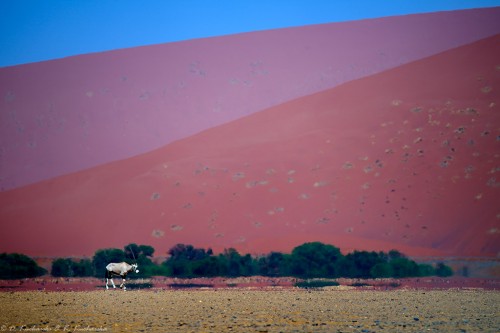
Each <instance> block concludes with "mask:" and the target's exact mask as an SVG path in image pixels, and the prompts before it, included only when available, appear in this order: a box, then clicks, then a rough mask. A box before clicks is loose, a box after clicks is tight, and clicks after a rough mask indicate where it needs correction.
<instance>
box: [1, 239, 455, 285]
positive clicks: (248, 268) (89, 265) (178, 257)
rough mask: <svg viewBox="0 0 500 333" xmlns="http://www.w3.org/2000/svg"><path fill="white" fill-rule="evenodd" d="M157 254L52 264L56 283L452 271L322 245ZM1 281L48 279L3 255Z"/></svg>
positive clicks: (104, 252)
mask: <svg viewBox="0 0 500 333" xmlns="http://www.w3.org/2000/svg"><path fill="white" fill-rule="evenodd" d="M154 252H155V250H154V248H153V247H151V246H149V245H137V244H129V245H127V246H125V247H124V248H123V250H122V249H116V248H112V249H101V250H97V251H96V253H95V254H94V256H93V257H92V258H91V259H80V260H76V259H73V258H59V259H56V260H54V261H53V262H52V269H51V272H50V273H51V275H52V276H55V277H77V276H79V277H85V276H97V277H103V276H104V273H105V267H106V265H107V264H108V263H110V262H121V261H127V262H130V263H131V262H136V263H138V264H139V267H140V271H141V273H140V276H142V277H149V276H159V275H161V276H172V277H182V278H193V277H215V276H226V277H238V276H253V275H262V276H270V277H279V276H294V277H298V278H338V277H347V278H385V277H395V278H403V277H418V276H431V275H437V276H450V275H452V274H453V271H452V270H451V268H450V267H448V266H446V265H444V264H442V263H440V264H438V265H436V266H431V265H428V264H418V263H416V262H415V261H413V260H411V259H409V258H407V257H406V256H405V255H403V254H402V253H400V252H399V251H396V250H392V251H389V252H388V253H385V252H374V251H371V252H369V251H354V252H352V253H348V254H346V255H343V254H342V253H341V252H340V250H339V249H338V248H337V247H335V246H333V245H328V244H323V243H320V242H311V243H305V244H302V245H300V246H297V247H295V248H294V249H293V250H292V252H291V253H280V252H271V253H269V254H267V255H263V256H251V255H250V254H244V255H242V254H240V253H238V251H237V250H235V249H233V248H230V249H226V250H224V251H223V252H222V253H219V254H214V253H213V251H212V250H211V249H203V248H195V247H194V246H192V245H186V244H177V245H175V246H174V247H172V248H171V249H170V250H169V251H168V255H169V257H168V259H167V260H165V261H164V262H162V263H160V264H155V263H154V262H153V261H152V257H153V254H154ZM0 264H1V265H2V267H3V269H2V270H0V279H17V278H25V277H35V276H40V275H43V274H46V273H47V272H46V270H44V269H43V268H40V267H39V266H38V265H37V264H36V262H35V261H33V260H32V259H31V258H29V257H27V256H25V255H22V254H5V253H4V254H0Z"/></svg>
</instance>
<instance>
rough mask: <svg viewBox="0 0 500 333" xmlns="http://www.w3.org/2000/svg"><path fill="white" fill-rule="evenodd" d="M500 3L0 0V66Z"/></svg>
mask: <svg viewBox="0 0 500 333" xmlns="http://www.w3.org/2000/svg"><path fill="white" fill-rule="evenodd" d="M496 6H500V0H378V1H376V0H352V1H348V0H300V1H299V0H205V1H202V0H164V1H159V0H151V1H130V0H114V1H106V0H84V1H82V0H0V67H5V66H12V65H17V64H23V63H30V62H37V61H43V60H50V59H56V58H62V57H67V56H72V55H78V54H85V53H92V52H101V51H106V50H113V49H120V48H127V47H134V46H140V45H150V44H158V43H165V42H172V41H179V40H186V39H193V38H203V37H211V36H220V35H227V34H234V33H241V32H248V31H256V30H266V29H275V28H284V27H291V26H302V25H309V24H319V23H329V22H339V21H350V20H358V19H364V18H375V17H383V16H394V15H404V14H412V13H426V12H434V11H443V10H455V9H466V8H480V7H496ZM499 19H500V18H499Z"/></svg>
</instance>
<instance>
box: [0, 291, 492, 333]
mask: <svg viewBox="0 0 500 333" xmlns="http://www.w3.org/2000/svg"><path fill="white" fill-rule="evenodd" d="M499 328H500V293H499V292H498V291H486V290H453V289H452V290H430V291H429V290H404V289H400V290H392V291H374V290H351V289H345V288H343V287H329V288H325V289H322V290H304V289H296V288H289V289H280V288H276V289H268V290H245V289H207V290H200V289H198V290H156V291H155V290H150V291H144V290H131V291H130V290H129V291H126V292H124V291H122V290H118V289H117V290H109V291H104V290H99V291H88V292H85V291H80V292H46V291H25V292H3V293H0V331H14V332H15V331H31V332H33V331H37V332H41V331H42V332H43V331H50V332H103V331H105V332H381V331H384V332H387V331H389V332H401V331H403V330H404V331H405V332H424V331H431V332H432V331H435V332H478V331H483V332H498V329H499Z"/></svg>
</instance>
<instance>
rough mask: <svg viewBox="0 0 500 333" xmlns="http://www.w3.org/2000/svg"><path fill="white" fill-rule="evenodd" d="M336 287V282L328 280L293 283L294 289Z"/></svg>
mask: <svg viewBox="0 0 500 333" xmlns="http://www.w3.org/2000/svg"><path fill="white" fill-rule="evenodd" d="M338 285H339V283H338V282H337V281H328V280H306V281H300V282H296V283H295V287H299V288H305V289H316V288H324V287H336V286H338Z"/></svg>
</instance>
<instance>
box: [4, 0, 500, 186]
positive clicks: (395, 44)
mask: <svg viewBox="0 0 500 333" xmlns="http://www.w3.org/2000/svg"><path fill="white" fill-rule="evenodd" d="M499 16H500V7H498V8H490V9H475V10H466V11H455V12H441V13H432V14H423V15H409V16H401V17H390V18H381V19H375V20H364V21H356V22H346V23H334V24H325V25H316V26H306V27H298V28H290V29H280V30H273V31H262V32H254V33H247V34H240V35H233V36H224V37H218V38H207V39H199V40H192V41H186V42H179V43H169V44H162V45H155V46H148V47H140V48H133V49H126V50H118V51H113V52H105V53H100V54H90V55H82V56H77V57H70V58H65V59H60V60H55V61H47V62H41V63H35V64H29V65H22V66H15V67H8V68H0V96H1V97H2V100H1V101H0V190H7V189H13V188H16V187H20V186H23V185H27V184H31V183H35V182H37V181H40V180H45V179H49V178H53V177H57V176H60V175H62V174H68V173H71V172H75V171H80V170H84V169H86V168H89V167H94V166H97V165H100V164H103V163H107V162H111V161H116V160H119V159H124V158H129V157H132V156H135V155H137V154H141V153H145V152H147V151H151V150H153V149H157V148H160V147H162V146H164V145H166V144H168V143H171V142H173V141H175V140H178V139H180V138H185V137H188V136H190V135H193V134H195V133H198V132H200V131H202V130H205V129H208V128H210V127H213V126H216V125H220V124H223V123H226V122H229V121H232V120H235V119H238V118H240V117H242V116H245V115H249V114H252V113H254V112H256V111H261V110H263V109H264V108H268V107H271V106H273V105H277V104H280V103H283V102H285V101H289V100H291V99H295V98H298V97H302V96H306V95H309V94H311V93H316V92H318V91H322V90H325V89H329V88H332V87H335V86H337V85H339V84H342V83H344V82H347V81H350V80H352V79H356V78H360V77H364V76H367V75H371V74H374V73H377V72H381V71H384V70H387V69H389V68H393V67H396V66H398V65H401V64H404V63H408V62H411V61H414V60H418V59H420V58H423V57H426V56H430V55H433V54H436V53H438V52H442V51H444V50H447V49H450V48H453V47H457V46H460V45H464V44H467V43H471V42H474V41H476V40H479V39H481V38H485V37H489V36H492V35H494V34H497V33H500V20H498V17H499Z"/></svg>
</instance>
